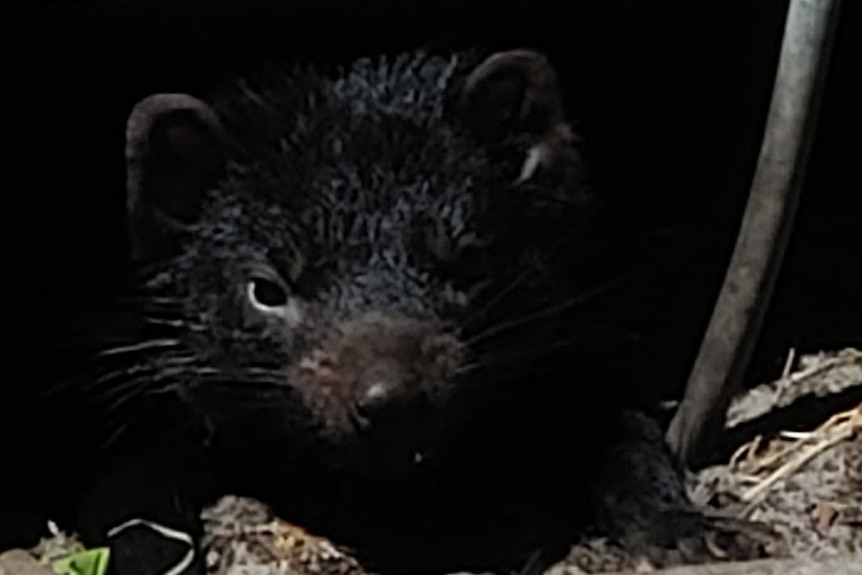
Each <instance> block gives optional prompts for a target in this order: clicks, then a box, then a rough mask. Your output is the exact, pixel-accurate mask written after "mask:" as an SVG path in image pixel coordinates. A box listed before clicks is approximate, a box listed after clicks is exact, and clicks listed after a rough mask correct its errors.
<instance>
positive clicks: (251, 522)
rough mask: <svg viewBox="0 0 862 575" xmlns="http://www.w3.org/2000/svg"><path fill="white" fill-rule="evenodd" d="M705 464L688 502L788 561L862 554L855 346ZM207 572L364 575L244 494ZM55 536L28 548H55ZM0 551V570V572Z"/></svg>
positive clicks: (616, 561) (587, 564)
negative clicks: (776, 546)
mask: <svg viewBox="0 0 862 575" xmlns="http://www.w3.org/2000/svg"><path fill="white" fill-rule="evenodd" d="M728 416H729V418H728V426H727V429H726V431H725V435H724V437H723V438H722V441H721V444H720V445H719V448H718V449H716V452H715V455H714V458H713V459H714V463H713V464H712V465H710V466H709V467H707V468H705V469H703V470H701V471H700V472H698V473H696V474H692V475H691V476H690V477H689V478H688V488H689V492H690V495H691V497H692V498H693V500H694V501H695V502H696V503H698V504H700V505H701V506H704V507H707V508H710V509H714V510H715V511H716V513H722V514H729V515H732V516H736V517H743V518H747V519H751V520H754V521H759V522H763V523H765V524H767V525H769V526H770V527H771V528H772V529H774V530H775V531H776V532H778V533H779V534H780V535H781V536H782V538H783V539H784V543H786V548H785V550H784V553H786V554H789V555H790V556H792V557H804V558H814V559H820V560H825V559H827V558H834V557H837V556H842V555H847V554H851V553H862V350H856V349H845V350H842V351H839V352H834V353H821V354H819V355H816V356H804V357H800V358H796V357H795V356H794V354H793V353H791V354H790V356H789V357H788V362H787V366H786V369H785V373H784V375H783V376H782V377H781V378H780V379H779V380H778V381H774V382H769V383H765V384H762V385H759V386H757V387H755V388H753V389H751V390H749V391H747V392H745V393H743V394H742V395H741V396H740V397H738V398H737V399H736V400H735V402H734V403H733V404H732V406H731V408H730V411H729V414H728ZM204 519H205V522H206V525H207V538H206V540H205V546H206V548H207V563H208V565H209V567H210V573H211V574H212V575H284V574H290V575H361V574H363V573H364V571H363V569H362V567H361V566H360V565H359V564H358V563H357V562H356V561H355V560H354V559H353V558H351V557H350V556H349V554H347V553H345V552H344V551H342V550H340V549H338V548H336V547H335V546H334V545H333V544H332V543H330V542H329V541H326V540H324V539H321V538H317V537H314V536H312V535H310V534H308V533H306V532H304V531H303V530H301V529H299V528H297V527H295V526H292V525H288V524H285V523H283V522H280V521H278V520H277V519H276V518H274V517H272V516H271V514H269V512H268V511H267V510H266V509H265V508H264V507H262V506H261V505H259V504H257V503H256V502H253V501H248V500H243V499H238V498H234V497H226V498H224V499H222V500H221V501H220V502H218V503H217V504H216V505H214V506H213V507H212V508H210V509H208V510H207V511H206V512H205V514H204ZM67 546H68V542H67V541H66V540H65V539H63V537H62V536H58V537H56V538H55V539H54V540H52V541H46V542H43V544H42V545H41V546H40V547H39V548H37V549H36V550H33V551H32V553H33V554H34V555H35V556H37V557H39V556H43V557H44V556H46V553H47V555H48V556H51V557H55V556H57V555H58V554H59V555H62V553H61V552H59V551H58V549H61V548H63V547H67ZM623 569H632V570H635V571H638V572H646V571H655V569H654V568H652V566H651V565H649V564H648V563H647V562H646V561H645V560H644V559H642V558H639V557H633V556H630V555H628V554H627V553H626V550H624V549H619V548H614V547H613V546H611V545H610V544H608V543H607V542H606V541H604V540H601V539H592V540H588V541H584V542H582V543H580V544H578V545H576V546H574V547H573V548H572V550H571V552H570V553H569V555H568V557H567V558H566V559H565V560H564V561H562V562H559V563H556V564H554V565H551V566H550V567H548V566H545V565H542V566H541V567H536V568H532V569H530V568H528V570H527V571H529V573H530V575H542V574H544V575H580V574H584V573H602V572H609V571H616V570H623ZM2 570H3V569H2V556H0V572H2Z"/></svg>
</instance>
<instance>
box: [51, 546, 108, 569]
mask: <svg viewBox="0 0 862 575" xmlns="http://www.w3.org/2000/svg"><path fill="white" fill-rule="evenodd" d="M110 555H111V550H110V549H109V548H107V547H99V548H97V549H89V550H87V551H82V552H80V553H75V554H74V555H70V556H68V557H64V558H63V559H59V560H57V561H55V562H54V564H53V565H52V567H53V568H54V572H55V573H57V574H58V575H105V573H106V572H107V570H108V558H109V557H110Z"/></svg>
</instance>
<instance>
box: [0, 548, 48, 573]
mask: <svg viewBox="0 0 862 575" xmlns="http://www.w3.org/2000/svg"><path fill="white" fill-rule="evenodd" d="M0 575H54V572H53V571H52V570H51V569H49V568H48V567H46V566H44V565H40V564H39V562H38V561H37V560H36V558H35V557H33V556H32V555H30V554H29V553H27V552H26V551H24V550H23V549H12V550H10V551H6V552H5V553H2V554H0Z"/></svg>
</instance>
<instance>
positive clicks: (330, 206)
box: [126, 51, 589, 473]
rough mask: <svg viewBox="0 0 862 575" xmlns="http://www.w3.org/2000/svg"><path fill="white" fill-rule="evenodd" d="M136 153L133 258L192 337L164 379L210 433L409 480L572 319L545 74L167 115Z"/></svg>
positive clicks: (245, 102)
mask: <svg viewBox="0 0 862 575" xmlns="http://www.w3.org/2000/svg"><path fill="white" fill-rule="evenodd" d="M126 153H127V163H128V166H127V167H128V212H129V222H130V235H131V243H132V249H133V256H134V258H135V259H136V260H138V261H139V262H141V263H142V264H143V263H145V264H147V269H148V270H150V274H149V275H148V276H147V277H148V279H147V285H148V288H149V289H150V290H151V293H152V294H153V296H152V297H153V301H154V302H156V301H165V302H167V303H169V304H171V309H172V313H173V316H174V317H172V318H170V321H171V322H173V323H172V325H174V326H176V329H177V330H178V335H177V336H176V340H175V341H176V342H177V347H176V349H173V348H171V349H167V350H163V351H162V352H161V354H160V359H159V361H162V362H163V363H164V369H163V373H170V374H173V375H172V376H170V377H167V378H166V381H167V380H169V381H168V384H167V385H169V387H170V388H171V389H174V390H176V391H178V392H179V393H180V394H181V396H182V397H184V398H186V399H187V400H188V401H189V402H190V404H193V405H195V406H196V407H199V408H201V409H200V412H201V413H204V414H206V417H207V418H209V419H210V420H211V424H212V425H213V427H214V428H215V429H216V430H218V429H219V428H220V426H221V427H222V428H228V427H229V426H230V423H231V422H232V421H235V422H236V421H240V420H242V421H244V422H245V423H243V425H251V426H252V427H255V426H258V427H259V428H260V429H266V430H268V431H269V432H271V433H272V434H274V436H277V437H281V436H280V435H279V434H280V432H291V433H290V434H287V433H285V435H284V437H286V438H292V440H294V441H296V442H299V441H300V438H305V439H307V438H309V437H313V438H314V440H315V441H314V446H315V448H316V449H318V451H320V450H321V449H323V451H321V453H326V454H327V459H328V461H329V462H330V463H332V464H335V465H342V466H348V467H352V468H354V469H362V470H365V471H368V472H373V473H389V472H397V471H399V470H400V471H403V470H405V469H409V468H410V466H411V465H412V464H413V462H414V461H416V460H418V459H420V458H421V457H417V456H421V455H423V454H424V452H425V450H426V449H430V448H431V447H432V446H433V441H434V440H433V438H434V436H435V434H436V430H437V429H438V427H439V426H441V425H445V423H444V422H445V417H443V416H441V415H440V413H441V412H440V410H441V409H442V408H443V406H444V405H445V404H446V403H447V401H449V400H450V399H451V398H452V397H453V392H454V391H456V390H458V389H460V388H462V387H465V386H469V385H470V383H471V380H475V381H479V380H482V381H483V382H485V383H483V385H487V382H489V381H492V380H493V379H494V377H502V376H504V375H505V374H506V373H507V372H509V371H511V370H512V369H516V368H517V358H514V357H510V358H509V359H512V360H513V361H510V362H507V361H506V359H507V357H506V356H507V354H510V352H511V350H512V349H514V344H513V343H512V342H515V343H517V342H518V341H520V342H522V343H523V342H527V343H529V344H531V345H533V346H534V347H535V346H536V345H537V344H538V343H540V342H541V337H545V338H546V341H550V338H552V337H553V335H552V334H551V333H550V331H551V330H545V332H543V331H542V329H540V324H541V322H535V321H530V320H529V318H528V317H527V316H529V315H530V313H531V312H535V311H536V310H538V309H540V308H542V307H543V306H544V307H547V305H548V302H549V301H550V302H552V301H554V298H555V297H557V301H559V295H560V294H562V293H563V292H562V290H563V289H564V288H563V287H562V285H561V284H560V283H559V282H558V281H557V280H559V279H560V278H558V277H555V276H554V273H553V268H554V266H553V265H552V262H553V260H554V258H555V257H559V256H560V255H562V256H565V254H560V253H558V252H559V249H558V248H559V245H558V242H559V240H561V239H562V238H563V236H568V237H571V235H572V230H576V229H577V226H578V224H579V221H580V220H579V218H580V217H581V215H582V214H583V212H584V205H585V202H587V197H588V195H589V194H588V192H586V191H585V187H584V186H583V182H582V167H581V164H580V159H579V156H578V154H577V152H576V147H575V145H574V142H573V136H572V134H571V132H570V129H569V126H568V125H567V124H566V122H565V118H564V113H563V106H562V104H561V95H560V92H559V88H558V85H557V78H556V74H555V72H554V70H553V68H552V67H551V65H550V64H549V62H548V60H546V59H545V57H543V56H542V55H540V54H538V53H535V52H531V51H511V52H503V53H497V54H494V55H492V56H491V57H489V58H487V59H485V60H483V61H480V62H478V64H475V65H473V66H471V67H469V68H467V69H464V68H463V63H462V62H461V61H460V60H458V59H455V58H453V59H443V58H436V57H430V56H421V55H420V56H416V55H412V56H404V57H400V58H397V59H395V60H390V61H380V62H372V61H370V60H363V61H360V62H358V63H356V64H355V65H354V66H353V67H352V68H350V69H349V70H347V71H345V72H343V73H342V74H340V75H337V76H334V77H324V76H320V75H317V74H313V73H305V72H301V71H294V72H292V73H289V74H283V75H273V76H269V77H268V78H267V79H266V80H265V83H263V84H261V85H254V84H252V83H251V82H245V81H242V82H238V83H237V84H236V85H234V86H232V87H231V88H230V89H229V90H228V91H227V92H225V93H224V94H222V95H221V96H220V97H219V98H216V99H214V100H212V101H211V103H210V104H207V103H204V102H203V101H201V100H199V99H196V98H194V97H191V96H188V95H180V94H159V95H154V96H151V97H149V98H146V99H144V100H143V101H141V102H140V103H139V104H138V105H137V106H136V108H135V109H134V111H133V113H132V114H131V116H130V119H129V122H128V132H127V149H126ZM555 249H556V250H557V251H555ZM555 294H556V296H555ZM159 297H162V298H164V299H162V300H159V299H157V298H159ZM536 338H539V339H536ZM505 342H509V343H508V344H507V343H505ZM507 346H508V347H507ZM510 355H511V354H510ZM488 358H492V359H493V361H489V360H488ZM494 365H496V366H497V368H496V371H495V369H494V368H493V366H494ZM495 374H496V375H495ZM477 385H478V384H477ZM238 425H239V424H238ZM304 426H310V427H311V429H312V430H313V432H312V433H306V431H307V430H308V428H306V427H304ZM300 429H302V431H300Z"/></svg>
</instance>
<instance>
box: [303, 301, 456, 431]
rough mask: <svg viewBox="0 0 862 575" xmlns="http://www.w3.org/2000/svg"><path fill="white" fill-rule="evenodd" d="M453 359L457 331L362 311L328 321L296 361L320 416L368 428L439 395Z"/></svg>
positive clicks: (412, 415) (412, 413) (405, 417)
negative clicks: (344, 319) (327, 326)
mask: <svg viewBox="0 0 862 575" xmlns="http://www.w3.org/2000/svg"><path fill="white" fill-rule="evenodd" d="M460 358H461V348H460V345H459V343H458V340H457V338H456V337H454V336H453V335H450V334H447V333H445V332H443V331H442V330H440V329H439V327H438V326H436V325H435V324H433V323H431V322H423V321H418V320H413V319H409V318H403V317H391V316H385V315H381V314H367V315H364V316H361V317H358V318H354V319H352V320H350V321H347V322H344V323H342V324H339V325H337V326H335V327H334V328H333V329H332V330H331V331H330V333H328V334H327V335H326V336H325V337H324V338H323V340H322V342H321V343H320V345H318V346H316V347H315V349H313V350H312V351H310V352H309V353H308V354H306V356H305V358H304V359H303V360H302V361H301V362H300V364H299V365H300V367H301V371H302V373H301V376H302V380H303V383H302V388H303V389H304V390H305V391H306V392H307V393H309V394H310V395H311V396H313V397H315V398H318V400H320V399H322V400H323V402H324V403H325V404H326V406H325V407H324V412H323V413H321V414H320V415H322V416H323V418H324V419H326V420H329V421H330V422H331V423H333V424H335V426H336V427H341V426H342V425H343V426H347V427H352V426H354V425H356V424H359V425H360V427H362V428H374V427H380V426H384V427H386V426H390V425H392V424H393V423H394V422H395V421H396V420H397V421H405V422H407V421H410V420H416V415H417V411H420V410H423V409H426V408H427V407H430V406H431V404H433V403H434V402H435V401H436V400H437V399H438V397H440V396H441V395H445V390H446V388H447V386H448V385H449V384H450V383H451V381H452V379H453V378H454V376H455V375H456V373H457V369H458V365H459V364H460ZM315 403H320V402H319V401H316V402H315Z"/></svg>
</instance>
